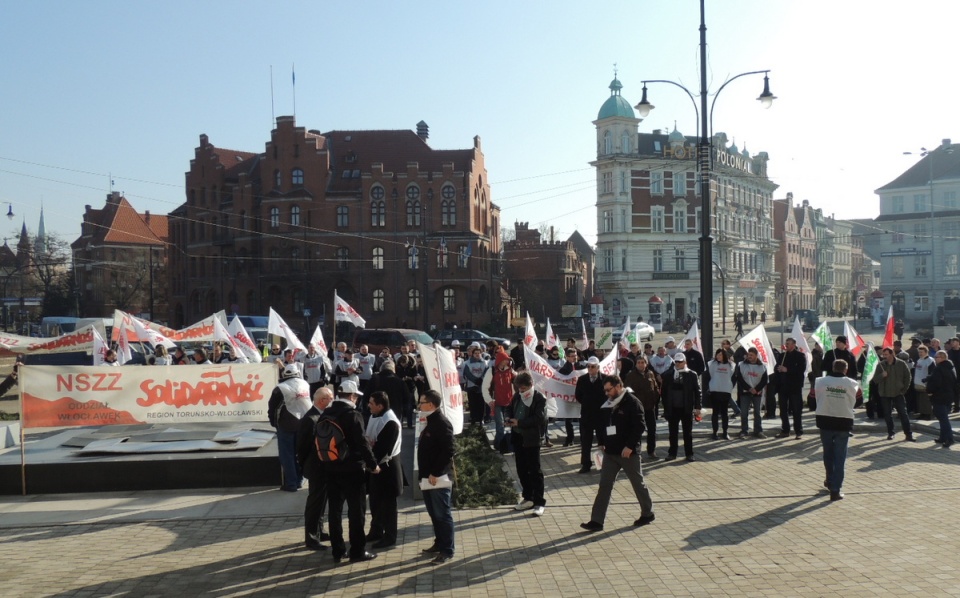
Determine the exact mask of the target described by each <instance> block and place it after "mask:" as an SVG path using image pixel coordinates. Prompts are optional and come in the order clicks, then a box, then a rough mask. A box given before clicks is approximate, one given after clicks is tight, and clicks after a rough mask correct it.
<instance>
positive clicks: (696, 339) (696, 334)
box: [637, 320, 713, 363]
mask: <svg viewBox="0 0 960 598" xmlns="http://www.w3.org/2000/svg"><path fill="white" fill-rule="evenodd" d="M637 338H640V337H639V336H638V337H637ZM688 340H689V341H693V348H694V349H696V351H697V353H699V354H700V357H702V358H703V363H707V362H709V361H710V360H711V359H713V355H711V356H710V357H709V358H708V357H707V356H706V355H704V354H703V343H701V342H700V327H699V326H698V325H697V321H696V320H694V321H693V326H691V327H690V330H688V331H687V335H686V336H685V337H683V338H682V339H680V345H679V346H680V350H681V351H683V350H685V347H686V346H687V341H688Z"/></svg>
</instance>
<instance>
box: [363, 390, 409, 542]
mask: <svg viewBox="0 0 960 598" xmlns="http://www.w3.org/2000/svg"><path fill="white" fill-rule="evenodd" d="M368 406H369V409H370V421H368V422H367V432H366V436H367V440H369V441H370V444H371V445H373V457H374V458H375V459H376V460H377V463H378V464H379V466H380V473H379V474H376V475H371V476H370V482H369V484H370V486H369V491H370V533H369V534H367V541H368V542H376V543H375V544H374V545H373V547H374V548H386V547H388V546H393V545H394V544H396V542H397V497H398V496H400V494H401V493H402V492H403V470H402V469H401V467H400V419H399V418H398V417H397V415H396V414H395V413H394V412H393V411H392V410H391V409H390V398H389V397H388V396H387V393H385V392H383V391H382V390H378V391H377V392H375V393H373V394H372V395H370V401H369V403H368Z"/></svg>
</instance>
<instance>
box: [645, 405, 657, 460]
mask: <svg viewBox="0 0 960 598" xmlns="http://www.w3.org/2000/svg"><path fill="white" fill-rule="evenodd" d="M643 422H644V424H645V425H646V426H647V454H648V455H651V456H652V455H653V453H654V451H656V450H657V409H656V407H654V408H653V409H644V411H643Z"/></svg>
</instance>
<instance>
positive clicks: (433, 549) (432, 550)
mask: <svg viewBox="0 0 960 598" xmlns="http://www.w3.org/2000/svg"><path fill="white" fill-rule="evenodd" d="M421 552H423V554H440V549H439V548H437V546H436V545H435V544H434V545H433V546H431V547H430V548H424V549H423V550H422V551H421Z"/></svg>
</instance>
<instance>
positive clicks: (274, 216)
mask: <svg viewBox="0 0 960 598" xmlns="http://www.w3.org/2000/svg"><path fill="white" fill-rule="evenodd" d="M278 226H280V208H278V207H276V206H274V207H272V208H270V228H277V227H278Z"/></svg>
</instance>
